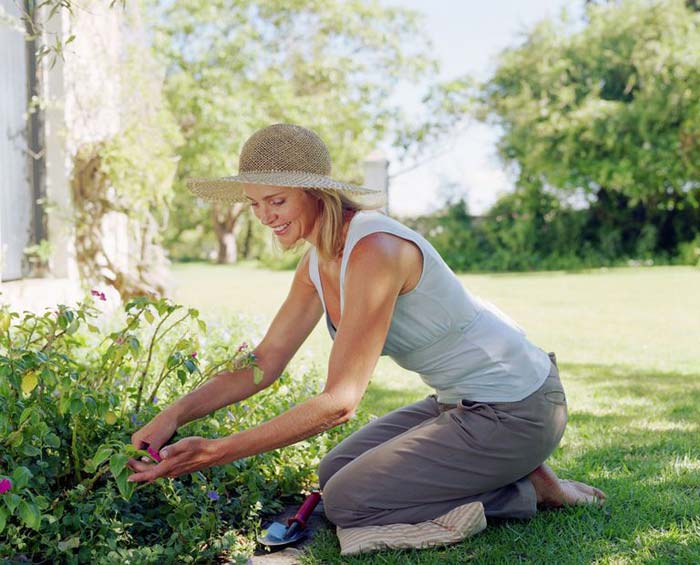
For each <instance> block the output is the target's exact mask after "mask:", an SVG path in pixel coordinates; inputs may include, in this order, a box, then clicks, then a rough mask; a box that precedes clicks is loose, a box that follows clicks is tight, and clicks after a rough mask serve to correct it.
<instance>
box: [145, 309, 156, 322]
mask: <svg viewBox="0 0 700 565" xmlns="http://www.w3.org/2000/svg"><path fill="white" fill-rule="evenodd" d="M143 316H144V318H146V321H147V322H148V323H149V324H152V323H153V320H154V319H155V318H154V317H153V312H151V311H150V310H144V312H143Z"/></svg>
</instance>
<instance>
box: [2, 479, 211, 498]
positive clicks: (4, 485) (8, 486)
mask: <svg viewBox="0 0 700 565" xmlns="http://www.w3.org/2000/svg"><path fill="white" fill-rule="evenodd" d="M11 488H12V481H11V480H10V479H3V480H2V481H0V494H5V493H6V492H7V491H8V490H10V489H11ZM216 498H219V495H218V494H217V495H216Z"/></svg>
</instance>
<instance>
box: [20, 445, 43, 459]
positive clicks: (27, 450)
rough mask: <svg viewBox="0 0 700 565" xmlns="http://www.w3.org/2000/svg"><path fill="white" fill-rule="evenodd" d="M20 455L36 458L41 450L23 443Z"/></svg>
mask: <svg viewBox="0 0 700 565" xmlns="http://www.w3.org/2000/svg"><path fill="white" fill-rule="evenodd" d="M22 453H23V454H24V455H26V456H27V457H37V456H39V455H41V449H39V448H38V447H36V446H34V445H30V444H28V443H25V444H24V445H23V446H22Z"/></svg>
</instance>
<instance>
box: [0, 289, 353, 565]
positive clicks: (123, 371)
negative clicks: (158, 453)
mask: <svg viewBox="0 0 700 565" xmlns="http://www.w3.org/2000/svg"><path fill="white" fill-rule="evenodd" d="M104 302H106V297H105V296H104V295H103V294H102V293H100V292H97V291H93V296H92V297H90V298H89V299H88V300H87V301H86V302H84V303H83V304H81V305H78V306H77V307H75V308H67V307H65V306H57V307H56V309H55V310H48V311H46V312H45V313H43V314H38V315H35V314H31V313H24V314H18V313H15V312H12V311H10V310H9V309H7V308H3V309H0V561H2V562H3V563H4V562H8V563H14V562H22V563H24V562H31V563H83V562H96V563H139V564H141V563H163V562H167V563H174V562H177V563H192V562H199V563H209V562H212V561H214V560H216V559H219V558H221V557H222V556H227V557H229V558H230V559H235V560H239V561H240V560H242V562H246V561H247V555H248V554H249V553H250V552H251V551H252V547H253V542H252V539H253V538H254V536H255V534H256V532H257V531H259V529H260V520H261V514H262V513H263V512H274V511H275V510H278V509H279V508H281V506H282V503H283V502H284V496H285V495H286V494H290V493H294V494H298V493H299V492H300V491H301V490H302V489H304V488H306V487H308V486H309V485H310V483H311V482H312V481H313V479H314V473H315V469H316V467H317V465H318V462H319V459H320V456H321V455H322V454H323V453H325V451H326V450H327V449H328V444H332V443H333V442H334V441H337V437H336V438H333V435H337V433H338V432H334V433H333V434H332V435H331V436H321V437H318V438H314V439H312V440H309V441H307V442H303V444H299V445H296V446H290V447H289V448H287V449H284V450H280V451H277V452H270V453H267V454H262V455H261V456H258V457H256V458H248V459H245V460H241V461H237V462H235V463H233V464H232V465H227V466H224V467H219V468H214V469H209V470H206V471H205V472H202V473H195V474H193V475H189V476H186V477H182V478H180V479H177V480H165V481H159V482H157V483H154V484H143V485H139V486H136V485H135V484H134V483H129V482H127V480H126V479H127V477H128V474H129V471H128V469H127V468H126V461H127V458H128V457H129V456H134V455H137V453H136V452H135V450H134V449H133V448H132V447H131V446H130V445H129V444H130V436H131V434H132V433H133V432H134V431H135V430H136V429H138V428H139V427H140V426H141V425H143V424H144V423H145V422H147V421H149V420H150V419H151V418H152V417H153V416H154V415H155V414H156V413H157V412H158V410H160V408H161V407H162V406H163V405H167V404H169V403H170V402H172V401H173V400H174V399H175V398H177V397H179V396H181V395H182V394H184V393H186V392H187V391H189V390H191V389H193V388H194V387H196V386H198V384H199V383H201V382H203V381H204V380H206V379H207V378H209V376H211V375H212V374H215V373H216V372H218V371H221V370H223V369H224V368H230V367H233V366H236V367H238V366H249V365H250V364H254V358H252V357H251V356H250V353H249V347H248V346H247V345H245V343H244V340H247V341H248V342H253V341H254V340H256V339H259V333H258V331H257V330H256V329H255V328H254V327H252V326H250V325H248V324H246V323H245V322H244V321H243V320H242V319H240V318H239V317H232V318H231V319H229V320H228V323H227V324H226V325H216V324H210V325H207V324H206V322H204V320H202V319H201V318H200V316H199V312H198V311H197V310H196V309H193V308H184V307H182V306H179V305H176V304H173V303H172V302H171V301H169V300H157V301H153V300H148V299H135V300H133V301H131V302H129V303H128V304H127V305H126V306H125V308H124V311H123V312H121V313H117V315H111V316H108V315H107V314H106V311H105V310H104V306H105V304H104ZM252 378H255V374H254V373H253V377H252ZM319 381H320V378H319V375H318V374H316V373H314V371H313V370H312V369H311V368H307V369H305V370H299V371H297V372H296V373H295V374H294V375H293V376H292V375H290V374H289V373H287V374H285V375H283V376H282V378H281V379H280V380H278V381H277V382H276V383H275V384H274V385H273V386H272V387H271V388H270V389H267V390H266V391H264V392H263V393H261V394H260V395H257V396H256V398H254V399H252V400H251V401H250V402H246V403H245V404H236V405H233V406H230V407H227V408H226V409H222V410H219V411H217V412H216V413H215V414H213V415H212V416H211V417H208V418H203V419H201V420H198V421H197V422H193V423H191V424H189V425H187V426H183V427H182V428H181V429H180V430H179V431H178V434H177V435H176V436H175V439H174V441H177V439H179V438H180V437H184V436H204V437H216V436H218V435H228V434H230V433H233V432H235V431H238V430H241V429H247V428H249V427H251V426H255V425H257V424H258V423H260V422H261V421H264V420H268V419H270V418H272V417H274V416H275V415H277V414H278V413H280V412H282V411H284V410H286V409H288V408H289V407H290V406H291V405H293V404H294V403H295V402H296V401H297V399H298V398H300V397H303V396H309V395H311V394H313V393H314V392H315V389H316V387H317V386H318V385H319ZM358 424H359V422H358ZM138 455H143V456H147V453H146V452H143V453H138Z"/></svg>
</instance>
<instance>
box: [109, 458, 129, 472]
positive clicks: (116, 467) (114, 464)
mask: <svg viewBox="0 0 700 565" xmlns="http://www.w3.org/2000/svg"><path fill="white" fill-rule="evenodd" d="M128 460H129V458H128V457H127V456H126V455H124V454H123V453H115V454H114V455H112V457H110V458H109V469H110V471H112V475H114V477H115V478H116V477H117V476H119V475H120V474H121V473H122V471H124V469H125V468H126V462H127V461H128Z"/></svg>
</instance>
